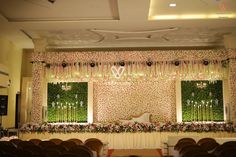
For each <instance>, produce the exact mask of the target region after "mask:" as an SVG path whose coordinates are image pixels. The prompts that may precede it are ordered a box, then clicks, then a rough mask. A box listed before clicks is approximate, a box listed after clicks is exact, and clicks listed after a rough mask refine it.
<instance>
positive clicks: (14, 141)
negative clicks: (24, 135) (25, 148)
mask: <svg viewBox="0 0 236 157" xmlns="http://www.w3.org/2000/svg"><path fill="white" fill-rule="evenodd" d="M10 142H11V143H13V144H14V145H15V146H16V147H17V146H18V144H19V143H20V142H22V140H21V139H18V138H15V139H11V140H10Z"/></svg>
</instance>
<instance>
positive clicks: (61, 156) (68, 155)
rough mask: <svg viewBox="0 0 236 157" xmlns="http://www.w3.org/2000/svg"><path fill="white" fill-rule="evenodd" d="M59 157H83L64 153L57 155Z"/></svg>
mask: <svg viewBox="0 0 236 157" xmlns="http://www.w3.org/2000/svg"><path fill="white" fill-rule="evenodd" d="M59 157H83V156H81V155H80V154H73V153H64V154H61V155H59Z"/></svg>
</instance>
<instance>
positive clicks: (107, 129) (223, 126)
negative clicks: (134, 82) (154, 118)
mask: <svg viewBox="0 0 236 157" xmlns="http://www.w3.org/2000/svg"><path fill="white" fill-rule="evenodd" d="M219 131H225V132H236V125H235V124H233V123H218V122H211V123H195V122H188V123H187V122H186V123H174V122H166V123H137V122H132V123H92V124H90V123H89V124H79V123H74V124H62V123H61V124H54V123H42V124H34V123H27V124H24V125H23V126H22V127H21V128H20V132H22V133H30V132H31V133H43V132H48V133H75V132H78V133H79V132H91V133H123V132H131V133H135V132H219Z"/></svg>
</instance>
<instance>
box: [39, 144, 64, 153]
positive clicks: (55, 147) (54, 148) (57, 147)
mask: <svg viewBox="0 0 236 157" xmlns="http://www.w3.org/2000/svg"><path fill="white" fill-rule="evenodd" d="M43 150H45V151H51V150H56V151H58V152H60V154H62V153H65V152H66V151H67V150H66V148H65V147H63V146H61V145H51V146H47V147H44V148H43Z"/></svg>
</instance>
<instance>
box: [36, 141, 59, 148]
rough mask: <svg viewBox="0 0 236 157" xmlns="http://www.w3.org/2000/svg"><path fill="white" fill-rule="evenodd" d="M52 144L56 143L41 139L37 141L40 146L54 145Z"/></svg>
mask: <svg viewBox="0 0 236 157" xmlns="http://www.w3.org/2000/svg"><path fill="white" fill-rule="evenodd" d="M54 145H56V144H55V143H53V142H52V141H41V142H40V143H39V146H40V147H41V148H46V147H49V146H54Z"/></svg>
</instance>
